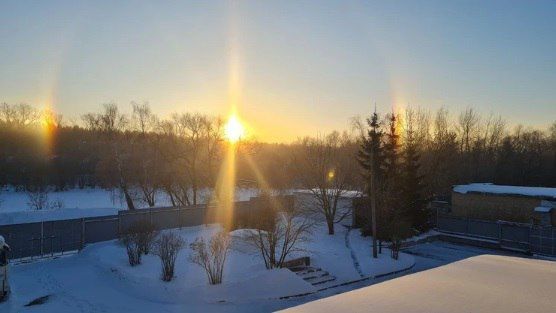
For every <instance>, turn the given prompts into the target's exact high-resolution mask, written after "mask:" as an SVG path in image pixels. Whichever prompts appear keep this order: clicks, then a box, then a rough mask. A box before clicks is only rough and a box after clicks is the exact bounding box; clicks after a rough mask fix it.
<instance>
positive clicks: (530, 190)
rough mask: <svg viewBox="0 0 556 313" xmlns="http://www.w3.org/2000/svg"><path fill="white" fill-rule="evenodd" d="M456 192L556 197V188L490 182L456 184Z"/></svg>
mask: <svg viewBox="0 0 556 313" xmlns="http://www.w3.org/2000/svg"><path fill="white" fill-rule="evenodd" d="M454 192H457V193H464V194H465V193H468V192H482V193H494V194H511V195H522V196H532V197H549V198H554V199H556V188H548V187H522V186H503V185H493V184H488V183H476V184H469V185H456V186H454Z"/></svg>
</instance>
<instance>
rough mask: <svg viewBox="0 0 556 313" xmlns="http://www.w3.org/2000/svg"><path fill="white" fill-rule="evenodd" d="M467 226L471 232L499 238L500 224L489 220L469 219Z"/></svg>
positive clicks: (481, 235)
mask: <svg viewBox="0 0 556 313" xmlns="http://www.w3.org/2000/svg"><path fill="white" fill-rule="evenodd" d="M467 228H468V232H469V233H470V234H473V235H475V236H479V237H485V238H498V236H499V233H500V227H499V226H498V224H497V223H493V222H489V221H480V220H469V221H468V227H467Z"/></svg>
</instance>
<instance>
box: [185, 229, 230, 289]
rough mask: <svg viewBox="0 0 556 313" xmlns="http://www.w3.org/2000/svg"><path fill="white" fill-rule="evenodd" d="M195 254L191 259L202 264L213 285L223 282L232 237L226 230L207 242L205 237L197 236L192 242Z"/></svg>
mask: <svg viewBox="0 0 556 313" xmlns="http://www.w3.org/2000/svg"><path fill="white" fill-rule="evenodd" d="M191 249H192V250H193V254H192V255H191V257H190V261H191V262H193V263H195V264H197V265H199V266H201V267H202V268H203V269H204V270H205V272H206V274H207V277H208V281H209V283H210V284H211V285H216V284H220V283H222V276H223V274H224V264H225V263H226V257H227V256H228V251H229V250H230V237H229V236H228V234H227V233H226V232H224V231H221V232H219V233H217V234H216V235H214V236H213V237H212V238H211V240H210V242H208V243H207V242H205V240H204V239H203V238H197V239H196V240H195V242H194V243H192V244H191Z"/></svg>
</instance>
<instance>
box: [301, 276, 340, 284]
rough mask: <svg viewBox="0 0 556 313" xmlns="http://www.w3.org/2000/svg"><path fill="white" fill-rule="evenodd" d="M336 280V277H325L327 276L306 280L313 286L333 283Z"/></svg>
mask: <svg viewBox="0 0 556 313" xmlns="http://www.w3.org/2000/svg"><path fill="white" fill-rule="evenodd" d="M334 280H336V277H334V276H332V275H325V276H321V277H315V278H311V279H306V280H305V281H306V282H308V283H310V284H311V285H313V286H317V285H321V284H324V283H328V282H331V281H334Z"/></svg>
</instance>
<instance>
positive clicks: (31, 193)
mask: <svg viewBox="0 0 556 313" xmlns="http://www.w3.org/2000/svg"><path fill="white" fill-rule="evenodd" d="M27 197H28V198H29V201H28V202H27V204H28V205H29V207H30V208H31V209H32V210H44V209H47V208H48V190H47V188H46V187H42V186H40V187H29V188H27Z"/></svg>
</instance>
